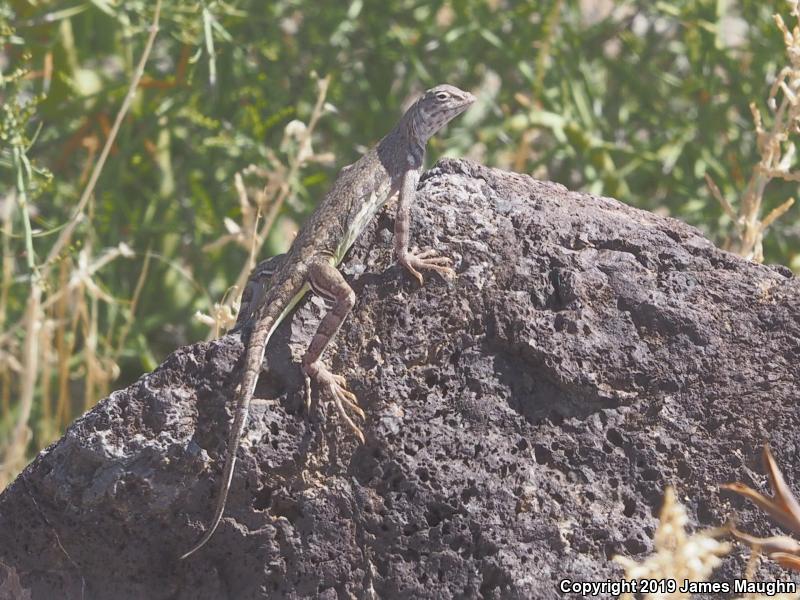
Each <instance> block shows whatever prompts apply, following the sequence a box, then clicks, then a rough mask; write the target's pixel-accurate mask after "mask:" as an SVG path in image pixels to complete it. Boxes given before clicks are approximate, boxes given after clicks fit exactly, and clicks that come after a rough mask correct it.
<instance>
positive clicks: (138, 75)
mask: <svg viewBox="0 0 800 600" xmlns="http://www.w3.org/2000/svg"><path fill="white" fill-rule="evenodd" d="M160 15H161V0H156V7H155V13H154V14H153V23H152V25H150V35H149V36H148V37H147V43H146V44H145V47H144V51H143V52H142V57H141V58H140V59H139V64H138V65H137V67H136V70H135V71H134V73H133V78H132V79H131V84H130V86H129V87H128V93H127V94H125V99H124V100H123V101H122V106H120V109H119V112H118V113H117V118H116V119H114V125H113V126H112V127H111V131H110V132H109V134H108V138H107V139H106V143H105V146H103V151H102V152H101V153H100V158H98V159H97V163H96V164H95V166H94V170H93V171H92V175H91V177H89V183H87V184H86V188H85V189H84V190H83V194H82V195H81V198H80V200H79V201H78V207H77V208H76V210H75V214H74V215H73V216H72V218H71V219H70V220H69V223H68V224H67V226H66V227H64V229H63V230H62V231H61V234H60V235H59V236H58V240H56V243H55V244H54V245H53V247H52V248H51V250H50V254H48V256H47V260H46V261H45V264H44V265H43V266H44V268H47V267H49V266H50V264H52V262H53V261H54V260H55V259H56V257H57V256H58V255H59V254H60V253H61V250H63V249H64V248H65V247H66V246H67V245H68V244H69V241H70V238H71V237H72V232H73V231H74V230H75V227H77V226H78V223H80V222H81V221H82V220H83V209H84V208H86V204H87V202H89V198H90V197H91V195H92V193H93V192H94V188H95V185H97V180H98V179H99V178H100V173H101V172H102V171H103V167H104V166H105V164H106V159H107V158H108V154H109V152H110V151H111V146H112V145H113V144H114V140H115V139H116V137H117V133H118V132H119V128H120V126H121V125H122V121H123V119H124V118H125V116H126V115H127V114H128V110H129V109H130V106H131V103H132V102H133V98H134V96H135V95H136V89H137V87H138V86H139V81H140V80H141V79H142V75H143V74H144V67H145V65H146V64H147V60H148V59H149V58H150V52H151V51H152V50H153V42H155V39H156V34H157V33H158V19H159V16H160Z"/></svg>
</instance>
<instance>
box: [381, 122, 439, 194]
mask: <svg viewBox="0 0 800 600" xmlns="http://www.w3.org/2000/svg"><path fill="white" fill-rule="evenodd" d="M421 131H422V130H421V129H420V123H419V116H418V115H417V113H416V111H414V110H409V111H408V112H407V113H406V114H405V115H403V118H402V119H400V121H399V122H398V123H397V125H396V126H395V128H394V129H392V130H391V131H390V132H389V134H388V135H387V136H386V137H384V138H383V139H382V140H381V141H380V143H379V144H378V158H379V159H380V161H381V163H382V164H383V167H384V168H385V169H386V172H387V173H389V175H390V176H391V178H392V180H393V183H395V185H396V184H397V183H398V180H399V178H400V177H401V176H402V175H403V174H404V173H406V172H407V171H411V170H418V169H421V168H422V164H423V162H424V161H425V146H426V145H427V143H428V138H427V137H425V136H424V135H422V133H421Z"/></svg>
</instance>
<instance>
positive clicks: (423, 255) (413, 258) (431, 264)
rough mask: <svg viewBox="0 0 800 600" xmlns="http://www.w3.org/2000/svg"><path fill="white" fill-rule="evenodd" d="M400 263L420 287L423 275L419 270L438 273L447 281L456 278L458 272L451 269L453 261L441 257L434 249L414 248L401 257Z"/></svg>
mask: <svg viewBox="0 0 800 600" xmlns="http://www.w3.org/2000/svg"><path fill="white" fill-rule="evenodd" d="M399 262H400V264H401V265H403V266H404V267H405V268H406V269H407V270H408V272H409V273H411V274H412V275H413V276H414V277H416V279H417V281H419V283H420V285H422V273H420V272H419V271H418V269H422V270H430V271H436V272H437V273H439V275H441V276H442V277H444V278H445V279H452V278H454V277H455V276H456V272H455V271H454V270H453V269H451V268H450V265H452V264H453V261H452V260H450V258H448V257H447V256H439V253H438V252H437V251H436V250H434V249H432V248H428V249H427V250H422V251H420V250H419V249H417V248H414V249H413V250H410V251H409V252H407V253H406V254H405V255H403V256H401V257H400V259H399Z"/></svg>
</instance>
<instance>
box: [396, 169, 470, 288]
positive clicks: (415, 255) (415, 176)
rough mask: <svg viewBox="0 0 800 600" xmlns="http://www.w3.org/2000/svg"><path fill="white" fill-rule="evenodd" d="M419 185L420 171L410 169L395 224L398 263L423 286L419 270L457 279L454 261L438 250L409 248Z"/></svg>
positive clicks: (404, 181)
mask: <svg viewBox="0 0 800 600" xmlns="http://www.w3.org/2000/svg"><path fill="white" fill-rule="evenodd" d="M418 183H419V170H417V169H410V170H408V171H406V172H405V173H404V174H403V180H402V182H401V184H400V199H399V201H398V203H397V217H396V218H395V222H394V251H395V254H396V255H397V261H398V262H399V263H400V264H401V265H403V266H404V267H405V268H406V269H408V271H409V273H411V274H412V275H413V276H414V277H416V278H417V281H419V282H420V284H422V274H421V273H420V272H419V269H422V270H425V269H427V270H431V271H436V272H437V273H439V274H440V275H442V277H445V278H448V277H455V274H456V272H455V271H454V270H453V269H451V268H450V265H451V264H453V261H451V260H450V259H449V258H448V257H446V256H439V255H438V252H436V250H432V249H428V250H423V251H419V250H418V249H417V248H414V249H413V250H409V248H408V239H409V228H410V226H411V204H412V202H413V201H414V197H415V196H416V194H417V184H418Z"/></svg>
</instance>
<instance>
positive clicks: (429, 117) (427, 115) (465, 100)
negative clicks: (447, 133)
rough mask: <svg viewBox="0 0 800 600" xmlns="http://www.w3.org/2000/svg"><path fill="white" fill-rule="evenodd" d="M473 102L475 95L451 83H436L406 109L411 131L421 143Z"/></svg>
mask: <svg viewBox="0 0 800 600" xmlns="http://www.w3.org/2000/svg"><path fill="white" fill-rule="evenodd" d="M473 102H475V96H473V95H472V94H470V93H469V92H465V91H463V90H460V89H458V88H457V87H454V86H452V85H437V86H436V87H433V88H431V89H429V90H428V91H426V92H425V93H424V94H423V95H422V97H421V98H420V99H419V100H417V101H416V102H415V103H414V105H413V106H412V107H411V108H409V109H408V113H406V114H407V115H408V116H411V117H412V118H411V119H410V123H411V124H412V128H413V132H414V134H416V136H417V137H418V138H419V139H420V141H421V142H422V143H425V142H427V141H428V139H429V138H430V137H431V136H432V135H433V134H435V133H436V132H437V131H439V130H440V129H441V128H442V127H444V126H445V125H447V123H449V122H450V121H452V120H453V119H454V118H455V117H457V116H458V115H460V114H461V113H463V112H464V111H465V110H467V108H469V107H470V105H471V104H472V103H473Z"/></svg>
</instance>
